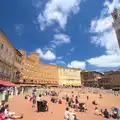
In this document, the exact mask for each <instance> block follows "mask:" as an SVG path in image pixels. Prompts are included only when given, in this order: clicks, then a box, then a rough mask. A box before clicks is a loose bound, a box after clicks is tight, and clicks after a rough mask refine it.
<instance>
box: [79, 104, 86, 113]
mask: <svg viewBox="0 0 120 120" xmlns="http://www.w3.org/2000/svg"><path fill="white" fill-rule="evenodd" d="M78 108H79V110H80V112H86V110H87V108H86V105H85V103H79V107H78Z"/></svg>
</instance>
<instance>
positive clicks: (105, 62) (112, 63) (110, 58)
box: [88, 54, 120, 67]
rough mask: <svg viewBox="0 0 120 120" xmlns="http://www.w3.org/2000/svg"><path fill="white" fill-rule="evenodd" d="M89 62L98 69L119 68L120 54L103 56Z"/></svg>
mask: <svg viewBox="0 0 120 120" xmlns="http://www.w3.org/2000/svg"><path fill="white" fill-rule="evenodd" d="M88 62H89V63H90V64H91V65H95V66H98V67H118V66H120V54H119V55H118V54H112V55H102V56H100V57H95V58H91V59H89V60H88Z"/></svg>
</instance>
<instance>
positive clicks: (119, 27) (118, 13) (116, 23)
mask: <svg viewBox="0 0 120 120" xmlns="http://www.w3.org/2000/svg"><path fill="white" fill-rule="evenodd" d="M112 17H113V27H114V29H115V32H116V36H117V40H118V44H119V48H120V10H119V9H116V8H115V9H114V11H113V13H112Z"/></svg>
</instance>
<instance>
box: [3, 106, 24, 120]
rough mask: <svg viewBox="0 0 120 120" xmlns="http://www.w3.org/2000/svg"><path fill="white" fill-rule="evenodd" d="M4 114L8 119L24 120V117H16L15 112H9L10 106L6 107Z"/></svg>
mask: <svg viewBox="0 0 120 120" xmlns="http://www.w3.org/2000/svg"><path fill="white" fill-rule="evenodd" d="M4 114H5V117H6V118H11V119H21V118H23V115H19V116H16V115H15V112H10V111H9V105H6V106H5V111H4Z"/></svg>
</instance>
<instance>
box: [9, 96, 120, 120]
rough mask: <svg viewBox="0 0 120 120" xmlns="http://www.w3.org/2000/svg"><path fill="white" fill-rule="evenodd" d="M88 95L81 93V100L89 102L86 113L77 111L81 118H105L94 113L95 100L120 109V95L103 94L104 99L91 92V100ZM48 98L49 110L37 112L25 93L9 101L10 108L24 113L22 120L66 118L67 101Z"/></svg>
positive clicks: (104, 106)
mask: <svg viewBox="0 0 120 120" xmlns="http://www.w3.org/2000/svg"><path fill="white" fill-rule="evenodd" d="M86 96H87V95H81V98H80V100H81V102H82V101H84V102H85V103H86V104H87V108H88V111H87V112H86V113H80V112H77V113H76V114H77V117H78V119H79V120H104V118H103V117H101V116H95V115H94V108H95V106H93V105H92V104H91V102H92V101H93V100H96V101H97V102H98V108H99V109H101V108H103V109H104V108H108V109H109V111H110V109H111V107H118V108H119V109H120V96H119V97H114V95H108V94H107V95H103V99H99V96H98V95H95V94H89V96H90V100H88V101H87V100H86ZM44 99H45V100H48V105H49V112H44V113H36V112H35V109H33V108H32V103H31V102H29V101H28V100H25V99H24V95H19V96H15V97H14V98H13V99H12V100H10V101H9V106H10V110H11V111H13V112H16V114H21V113H23V114H24V118H23V119H22V120H64V110H65V108H66V104H65V102H63V104H62V105H59V104H54V103H51V102H50V97H44ZM110 112H111V111H110Z"/></svg>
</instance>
